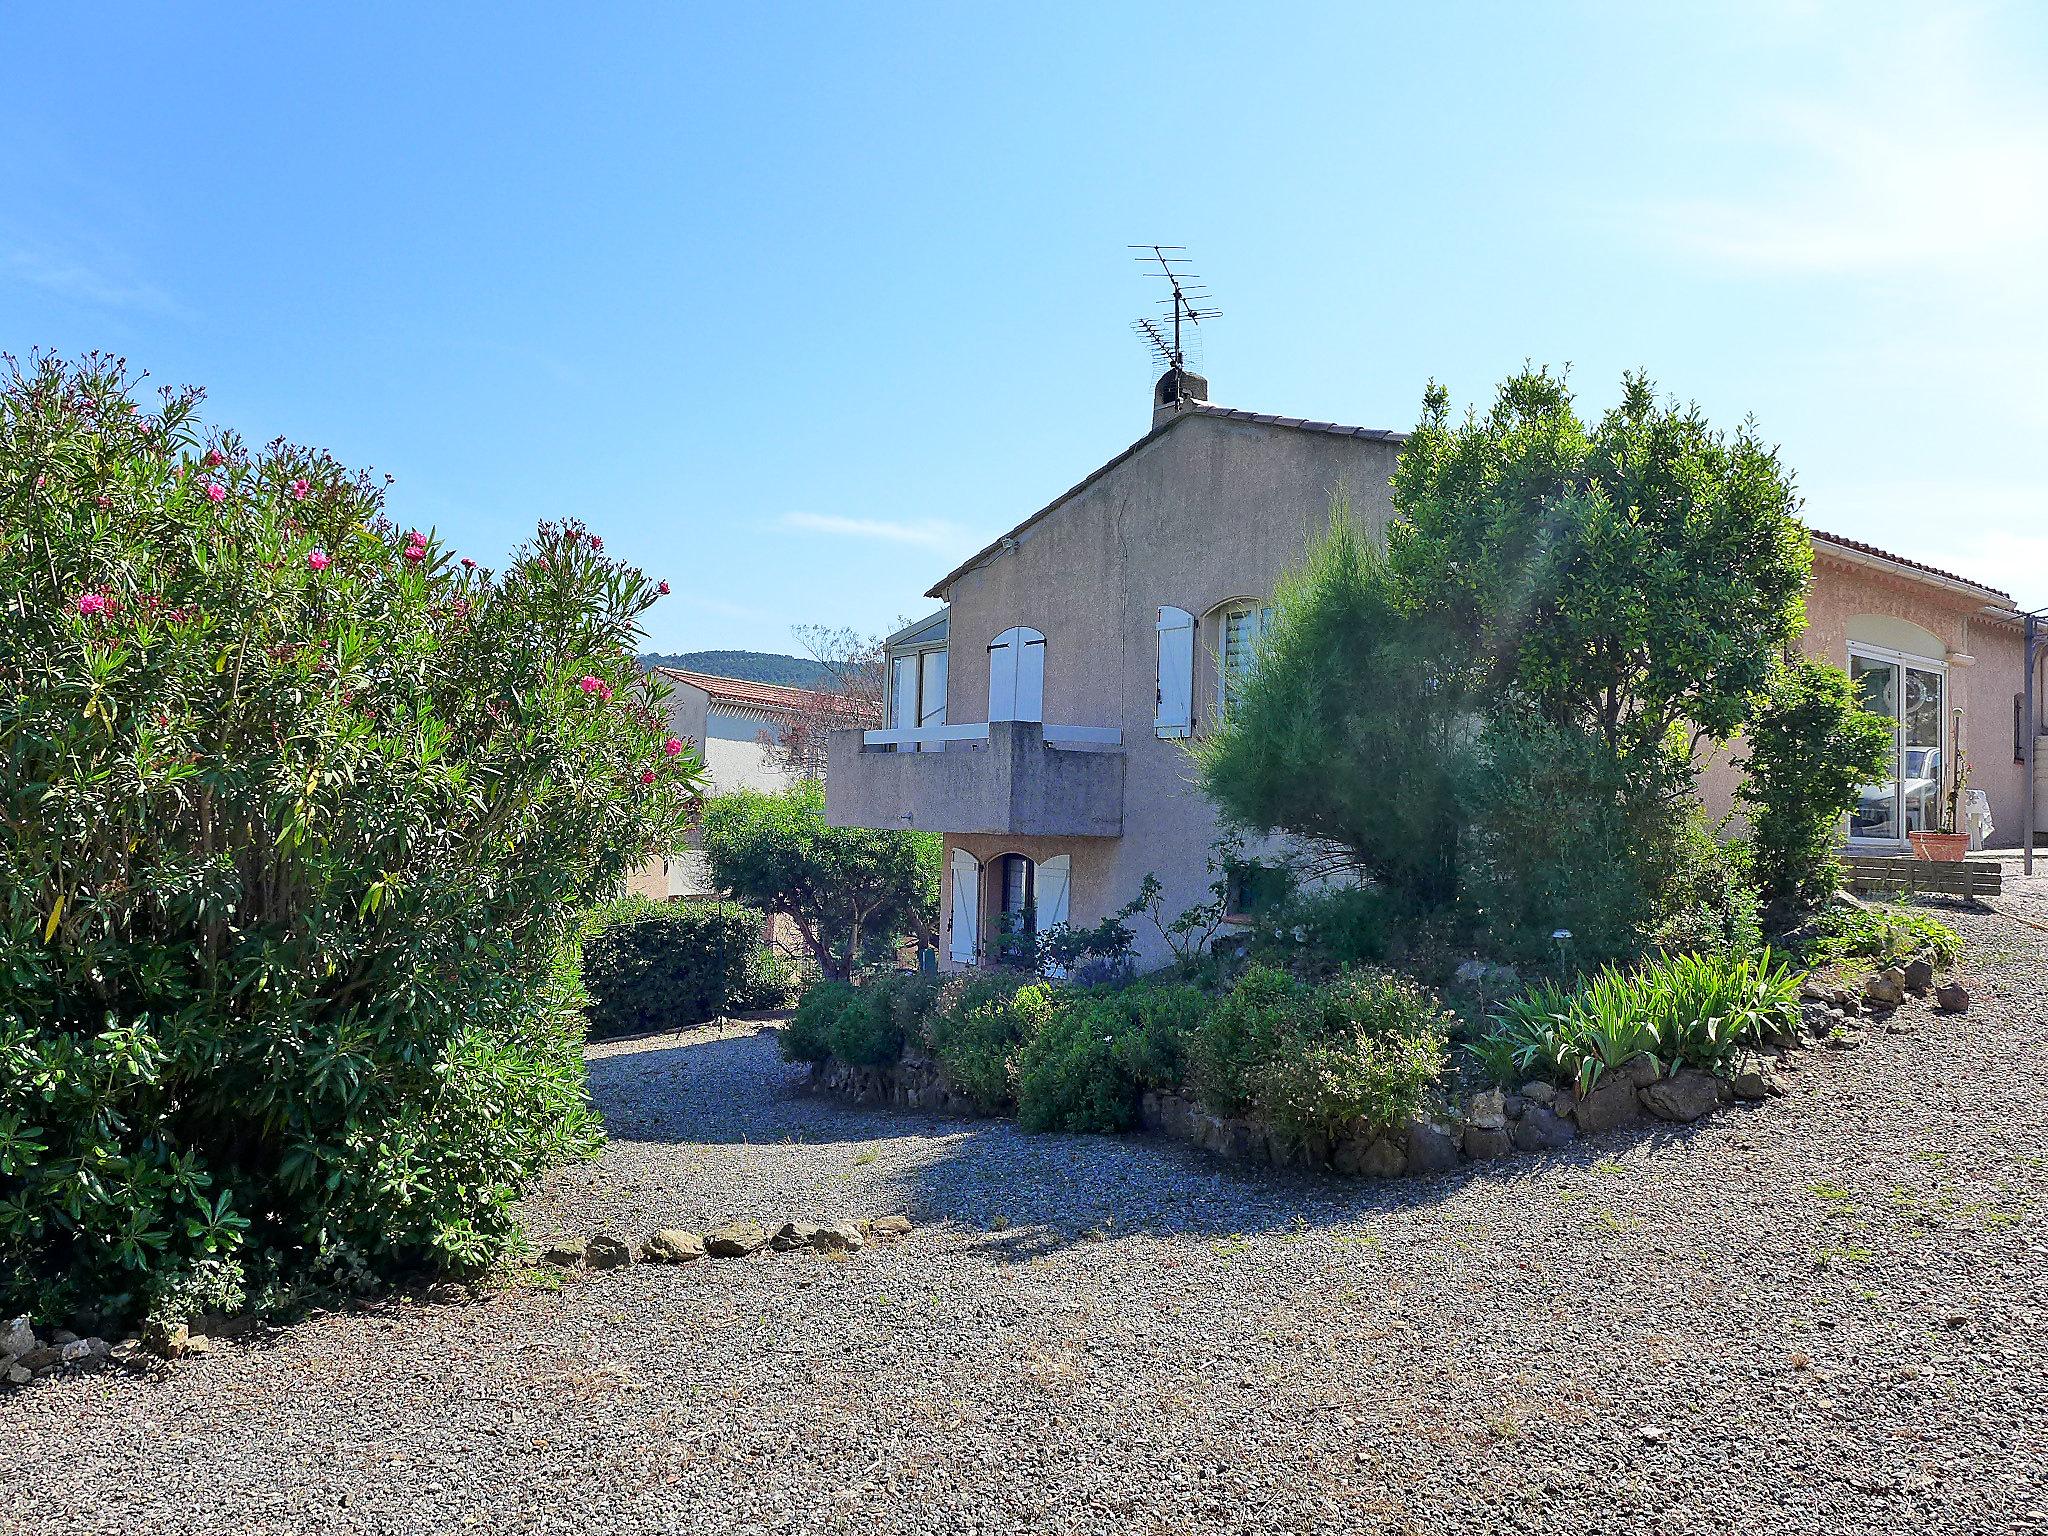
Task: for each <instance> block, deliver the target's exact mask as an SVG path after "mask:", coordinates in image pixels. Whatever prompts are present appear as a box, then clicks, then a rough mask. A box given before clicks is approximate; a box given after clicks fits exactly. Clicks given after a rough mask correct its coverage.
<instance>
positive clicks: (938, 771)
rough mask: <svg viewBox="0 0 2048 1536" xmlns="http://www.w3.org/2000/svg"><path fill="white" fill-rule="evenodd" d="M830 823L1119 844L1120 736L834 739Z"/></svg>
mask: <svg viewBox="0 0 2048 1536" xmlns="http://www.w3.org/2000/svg"><path fill="white" fill-rule="evenodd" d="M825 819H826V820H827V821H829V822H830V823H831V824H832V825H833V826H835V827H889V828H893V827H916V828H918V829H920V830H921V831H926V832H999V833H1006V834H1009V835H1012V836H1017V837H1121V836H1122V835H1123V830H1124V752H1123V733H1122V732H1121V731H1118V730H1113V729H1105V728H1101V727H1095V726H1075V725H1039V724H1037V723H1036V722H1034V721H1029V720H996V721H992V722H990V723H988V724H986V725H981V724H971V725H937V726H925V727H923V728H922V729H919V730H914V731H860V730H841V731H834V732H833V733H832V735H831V739H830V743H829V745H828V747H827V753H826V770H825Z"/></svg>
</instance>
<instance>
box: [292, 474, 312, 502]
mask: <svg viewBox="0 0 2048 1536" xmlns="http://www.w3.org/2000/svg"><path fill="white" fill-rule="evenodd" d="M291 490H292V500H293V501H304V500H305V499H306V497H307V496H308V495H310V494H311V493H312V490H313V482H312V481H310V480H308V479H307V478H306V477H305V476H304V475H301V476H299V478H298V479H296V480H294V481H293V482H292V486H291Z"/></svg>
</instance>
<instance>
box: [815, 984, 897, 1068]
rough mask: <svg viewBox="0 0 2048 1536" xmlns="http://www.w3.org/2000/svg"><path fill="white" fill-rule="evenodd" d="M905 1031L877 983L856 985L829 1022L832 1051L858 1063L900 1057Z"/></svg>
mask: <svg viewBox="0 0 2048 1536" xmlns="http://www.w3.org/2000/svg"><path fill="white" fill-rule="evenodd" d="M903 1041H904V1034H903V1030H902V1028H901V1026H899V1025H898V1024H897V1022H896V1015H895V1012H894V1010H893V1009H891V1008H890V1006H889V997H888V994H887V993H886V992H885V991H883V990H882V989H880V988H877V987H856V988H854V991H853V1000H852V1001H851V1002H850V1003H848V1004H847V1005H846V1006H845V1007H844V1008H842V1009H840V1011H839V1017H838V1018H837V1019H835V1020H834V1021H833V1025H832V1054H833V1055H834V1056H837V1057H838V1058H839V1059H840V1060H841V1061H847V1062H851V1063H853V1065H855V1066H857V1067H887V1066H893V1065H894V1064H895V1063H896V1062H898V1061H900V1060H901V1059H902V1058H903Z"/></svg>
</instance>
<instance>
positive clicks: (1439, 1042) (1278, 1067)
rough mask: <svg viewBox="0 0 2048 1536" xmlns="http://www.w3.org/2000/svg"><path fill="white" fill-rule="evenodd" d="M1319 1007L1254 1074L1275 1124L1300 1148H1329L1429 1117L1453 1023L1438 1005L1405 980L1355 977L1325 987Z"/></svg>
mask: <svg viewBox="0 0 2048 1536" xmlns="http://www.w3.org/2000/svg"><path fill="white" fill-rule="evenodd" d="M1314 1003H1315V1005H1316V1006H1315V1007H1313V1008H1312V1009H1311V1010H1310V1012H1309V1014H1308V1015H1307V1016H1306V1017H1304V1018H1302V1019H1301V1020H1299V1021H1298V1022H1297V1024H1296V1026H1295V1028H1294V1031H1293V1038H1291V1039H1289V1040H1287V1041H1286V1042H1285V1043H1284V1046H1283V1049H1281V1050H1280V1051H1279V1052H1278V1053H1277V1054H1275V1055H1274V1056H1272V1057H1270V1058H1269V1059H1267V1060H1266V1061H1264V1062H1262V1063H1260V1064H1259V1066H1258V1067H1256V1068H1255V1069H1254V1070H1253V1072H1252V1074H1251V1078H1252V1084H1253V1093H1252V1098H1253V1102H1254V1103H1255V1105H1256V1107H1257V1108H1258V1111H1259V1113H1260V1114H1261V1115H1262V1116H1263V1117H1264V1118H1265V1119H1266V1120H1267V1122H1268V1123H1270V1124H1271V1125H1273V1126H1274V1127H1276V1128H1277V1129H1279V1130H1281V1131H1283V1132H1286V1133H1288V1134H1289V1135H1291V1136H1292V1137H1293V1138H1294V1139H1295V1140H1296V1141H1297V1142H1303V1141H1307V1142H1323V1143H1329V1142H1332V1141H1335V1140H1337V1139H1338V1138H1340V1137H1345V1136H1356V1135H1361V1134H1371V1133H1373V1132H1378V1131H1385V1130H1390V1129H1392V1128H1393V1127H1395V1126H1398V1125H1400V1124H1403V1123H1404V1122H1406V1121H1407V1120H1408V1119H1410V1118H1411V1117H1413V1116H1415V1115H1417V1114H1419V1113H1421V1112H1422V1110H1423V1108H1424V1107H1425V1105H1426V1104H1427V1102H1428V1098H1429V1092H1430V1089H1431V1088H1432V1087H1433V1086H1434V1085H1435V1083H1436V1081H1437V1079H1438V1078H1439V1077H1440V1076H1441V1075H1442V1073H1443V1066H1444V1050H1445V1042H1446V1040H1447V1038H1448V1035H1449V1027H1450V1023H1451V1019H1450V1016H1449V1015H1448V1014H1447V1013H1446V1012H1445V1011H1444V1010H1443V1008H1442V1007H1441V1006H1440V1005H1439V1004H1438V1003H1437V1000H1436V999H1435V998H1434V997H1433V996H1431V995H1430V994H1429V993H1428V992H1426V991H1424V990H1423V989H1422V988H1421V987H1419V986H1417V985H1416V984H1415V983H1414V982H1412V981H1409V980H1407V979H1406V978H1404V977H1400V976H1394V975H1390V974H1388V973H1387V972H1384V971H1353V972H1350V973H1348V974H1346V975H1343V976H1340V977H1338V978H1337V979H1336V980H1334V981H1332V982H1330V983H1329V984H1328V985H1326V986H1324V987H1321V988H1319V989H1317V992H1316V994H1315V997H1314Z"/></svg>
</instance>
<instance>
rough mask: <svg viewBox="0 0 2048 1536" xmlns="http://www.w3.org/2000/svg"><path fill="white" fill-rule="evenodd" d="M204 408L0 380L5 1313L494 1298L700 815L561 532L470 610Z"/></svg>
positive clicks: (384, 532) (577, 1133)
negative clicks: (599, 995) (620, 939)
mask: <svg viewBox="0 0 2048 1536" xmlns="http://www.w3.org/2000/svg"><path fill="white" fill-rule="evenodd" d="M196 405H197V396H196V395H194V394H192V393H184V394H178V393H168V394H166V395H165V396H164V397H163V399H162V401H161V403H160V404H159V405H157V406H156V407H155V408H153V409H148V410H145V409H142V408H140V407H139V405H138V403H137V402H136V401H134V400H132V399H131V398H130V394H129V387H128V382H127V380H126V378H125V377H124V375H123V373H122V371H121V368H120V367H119V365H116V364H110V363H106V362H103V361H100V360H96V359H95V360H88V361H87V362H86V363H85V364H83V365H81V366H78V367H75V368H73V367H67V366H65V365H63V364H60V363H58V362H56V361H54V360H37V361H35V362H34V363H32V364H31V366H30V367H29V368H28V369H27V370H26V371H13V372H11V373H10V374H9V376H8V377H6V378H5V379H4V380H0V598H4V601H0V754H4V757H5V760H6V762H7V764H8V773H7V775H6V776H5V778H4V780H0V976H4V977H5V978H6V985H5V987H4V989H0V1314H5V1313H9V1312H12V1311H15V1310H18V1309H22V1308H33V1309H36V1310H38V1311H41V1312H43V1313H45V1314H49V1313H61V1312H62V1311H64V1310H66V1309H68V1308H70V1307H73V1306H79V1305H89V1306H92V1307H95V1308H98V1309H100V1310H102V1311H104V1312H108V1313H113V1314H128V1315H141V1314H145V1313H148V1312H149V1311H151V1310H152V1309H153V1308H156V1307H158V1306H159V1304H164V1305H169V1304H173V1303H174V1302H175V1300H176V1298H177V1297H179V1296H180V1295H183V1294H186V1293H187V1292H188V1291H190V1290H191V1289H192V1288H193V1287H195V1286H199V1287H201V1288H205V1287H206V1286H212V1287H214V1288H216V1289H223V1290H225V1289H231V1288H232V1287H233V1286H235V1285H242V1286H245V1287H246V1288H247V1289H248V1290H249V1291H250V1292H251V1293H254V1292H256V1291H257V1290H258V1289H259V1288H261V1287H264V1286H268V1285H270V1284H271V1283H272V1282H274V1281H279V1280H284V1281H300V1280H303V1281H309V1282H312V1283H323V1282H325V1281H329V1280H332V1279H335V1278H337V1277H342V1276H353V1277H363V1278H367V1279H373V1280H374V1279H377V1278H380V1277H385V1276H390V1275H393V1274H396V1273H400V1272H406V1271H414V1270H419V1269H427V1270H435V1269H443V1270H445V1269H461V1270H470V1269H475V1268H477V1267H479V1266H482V1265H485V1264H487V1263H489V1262H490V1261H492V1260H493V1259H494V1258H495V1257H496V1256H498V1255H499V1254H500V1253H501V1252H502V1251H503V1250H504V1248H505V1246H506V1244H507V1243H508V1242H509V1241H510V1240H511V1239H512V1238H513V1236H514V1234H515V1233H516V1230H517V1228H516V1223H515V1220H514V1217H513V1213H512V1203H513V1201H514V1200H515V1199H516V1198H517V1196H518V1193H519V1191H520V1189H521V1187H522V1186H523V1185H525V1184H526V1183H527V1182H528V1181H529V1180H530V1179H531V1178H532V1176H533V1175H534V1174H535V1173H536V1172H537V1171H538V1170H539V1169H541V1168H542V1167H544V1166H546V1165H547V1164H549V1163H550V1162H553V1161H557V1160H559V1159H562V1158H564V1157H569V1156H575V1155H579V1154H582V1153H585V1152H588V1151H590V1150H592V1149H593V1148H594V1146H595V1145H596V1144H597V1142H598V1139H599V1134H598V1128H597V1125H596V1123H595V1121H594V1119H593V1118H592V1116H591V1115H590V1112H589V1108H588V1104H587V1098H586V1090H585V1081H584V1075H583V1070H582V1062H581V1058H580V1049H579V1047H580V1032H581V1023H580V1016H579V1010H580V1007H581V1004H582V1000H583V999H582V994H581V991H580V988H579V985H578V981H577V970H576V961H575V954H574V949H575V939H576V936H577V933H578V914H579V913H580V912H582V911H584V910H586V909H588V908H589V907H590V906H591V905H592V904H594V903H595V902H597V901H599V900H601V899H603V898H604V897H605V896H606V895H607V894H608V893H609V892H611V891H613V890H615V889H616V888H617V885H618V882H619V880H620V878H621V876H622V875H623V873H624V871H625V870H626V869H628V868H629V867H631V866H632V865H634V864H635V863H637V862H639V861H640V860H642V859H644V858H646V857H647V856H648V855H650V854H651V853H652V852H653V851H654V850H656V849H658V848H662V847H668V846H674V845H675V844H676V843H678V842H680V840H681V837H682V833H683V827H684V824H685V822H686V819H687V814H688V811H689V809H690V807H691V805H692V804H693V802H694V798H695V790H696V787H697V786H698V784H699V783H700V782H701V777H700V774H699V772H698V769H697V765H696V762H695V759H694V757H693V756H692V755H690V754H688V753H687V752H686V751H685V750H684V748H683V745H682V743H680V742H675V743H673V744H672V745H668V744H665V742H664V738H663V721H664V719H665V713H664V710H663V693H664V689H663V688H662V686H661V685H660V684H659V682H658V680H653V679H650V678H648V677H647V676H646V674H645V673H644V672H643V670H642V668H641V667H640V666H639V665H638V663H637V661H636V660H635V656H634V652H635V650H636V649H637V642H638V639H639V633H640V632H639V626H638V622H637V621H638V616H639V615H640V614H641V613H642V612H643V611H644V610H645V609H646V608H647V607H648V605H649V604H651V603H652V602H653V601H654V599H655V595H656V594H655V589H654V587H653V585H652V584H651V583H650V582H648V581H647V580H646V579H645V578H644V577H643V576H642V575H641V574H640V573H639V572H638V571H635V570H633V569H631V568H629V567H627V566H624V565H622V564H619V563H618V562H616V561H612V560H609V559H607V558H606V557H605V556H604V555H603V554H602V553H601V551H600V548H599V544H598V541H597V540H596V539H595V538H594V537H590V536H588V535H586V534H585V532H584V531H583V530H582V528H581V527H580V526H578V525H575V524H568V525H561V526H556V525H544V526H543V527H542V529H541V531H540V534H539V536H538V537H537V538H536V539H535V541H533V542H532V543H531V544H529V545H527V546H526V547H524V548H523V549H521V550H520V551H518V552H517V553H515V554H514V556H513V558H512V560H511V562H510V564H509V565H508V566H507V568H506V569H505V571H504V572H503V573H502V574H494V573H492V572H489V571H486V570H483V569H480V568H477V567H475V566H474V565H473V563H472V562H469V561H460V562H458V561H457V560H456V559H455V558H454V556H453V555H452V553H451V552H450V551H449V550H447V549H446V548H445V547H443V546H442V545H441V544H440V542H439V541H438V540H437V539H435V538H434V537H432V536H431V535H429V534H425V533H416V532H415V533H406V532H402V531H401V530H400V529H399V528H397V527H396V526H394V525H393V524H392V523H390V522H389V521H387V520H386V519H385V517H384V515H383V493H382V491H381V489H379V488H378V487H376V486H374V485H373V484H371V482H370V481H369V480H368V479H367V477H364V476H359V475H351V474H349V473H348V472H346V471H345V470H344V469H343V468H342V467H341V466H340V465H338V464H336V463H335V462H334V461H333V460H331V459H329V458H327V457H325V456H324V455H318V454H314V453H310V452H307V451H304V450H301V449H297V448H293V447H290V446H288V445H285V444H282V443H279V444H274V445H272V446H271V447H269V448H266V449H264V450H263V451H262V452H260V453H254V454H252V453H250V452H248V451H246V450H245V449H244V447H243V445H242V443H241V442H240V441H239V440H238V439H237V438H236V437H234V436H233V435H232V434H226V433H206V432H204V431H203V429H202V427H201V425H200V423H199V421H198V419H197V416H196ZM208 1277H210V1278H208Z"/></svg>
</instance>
